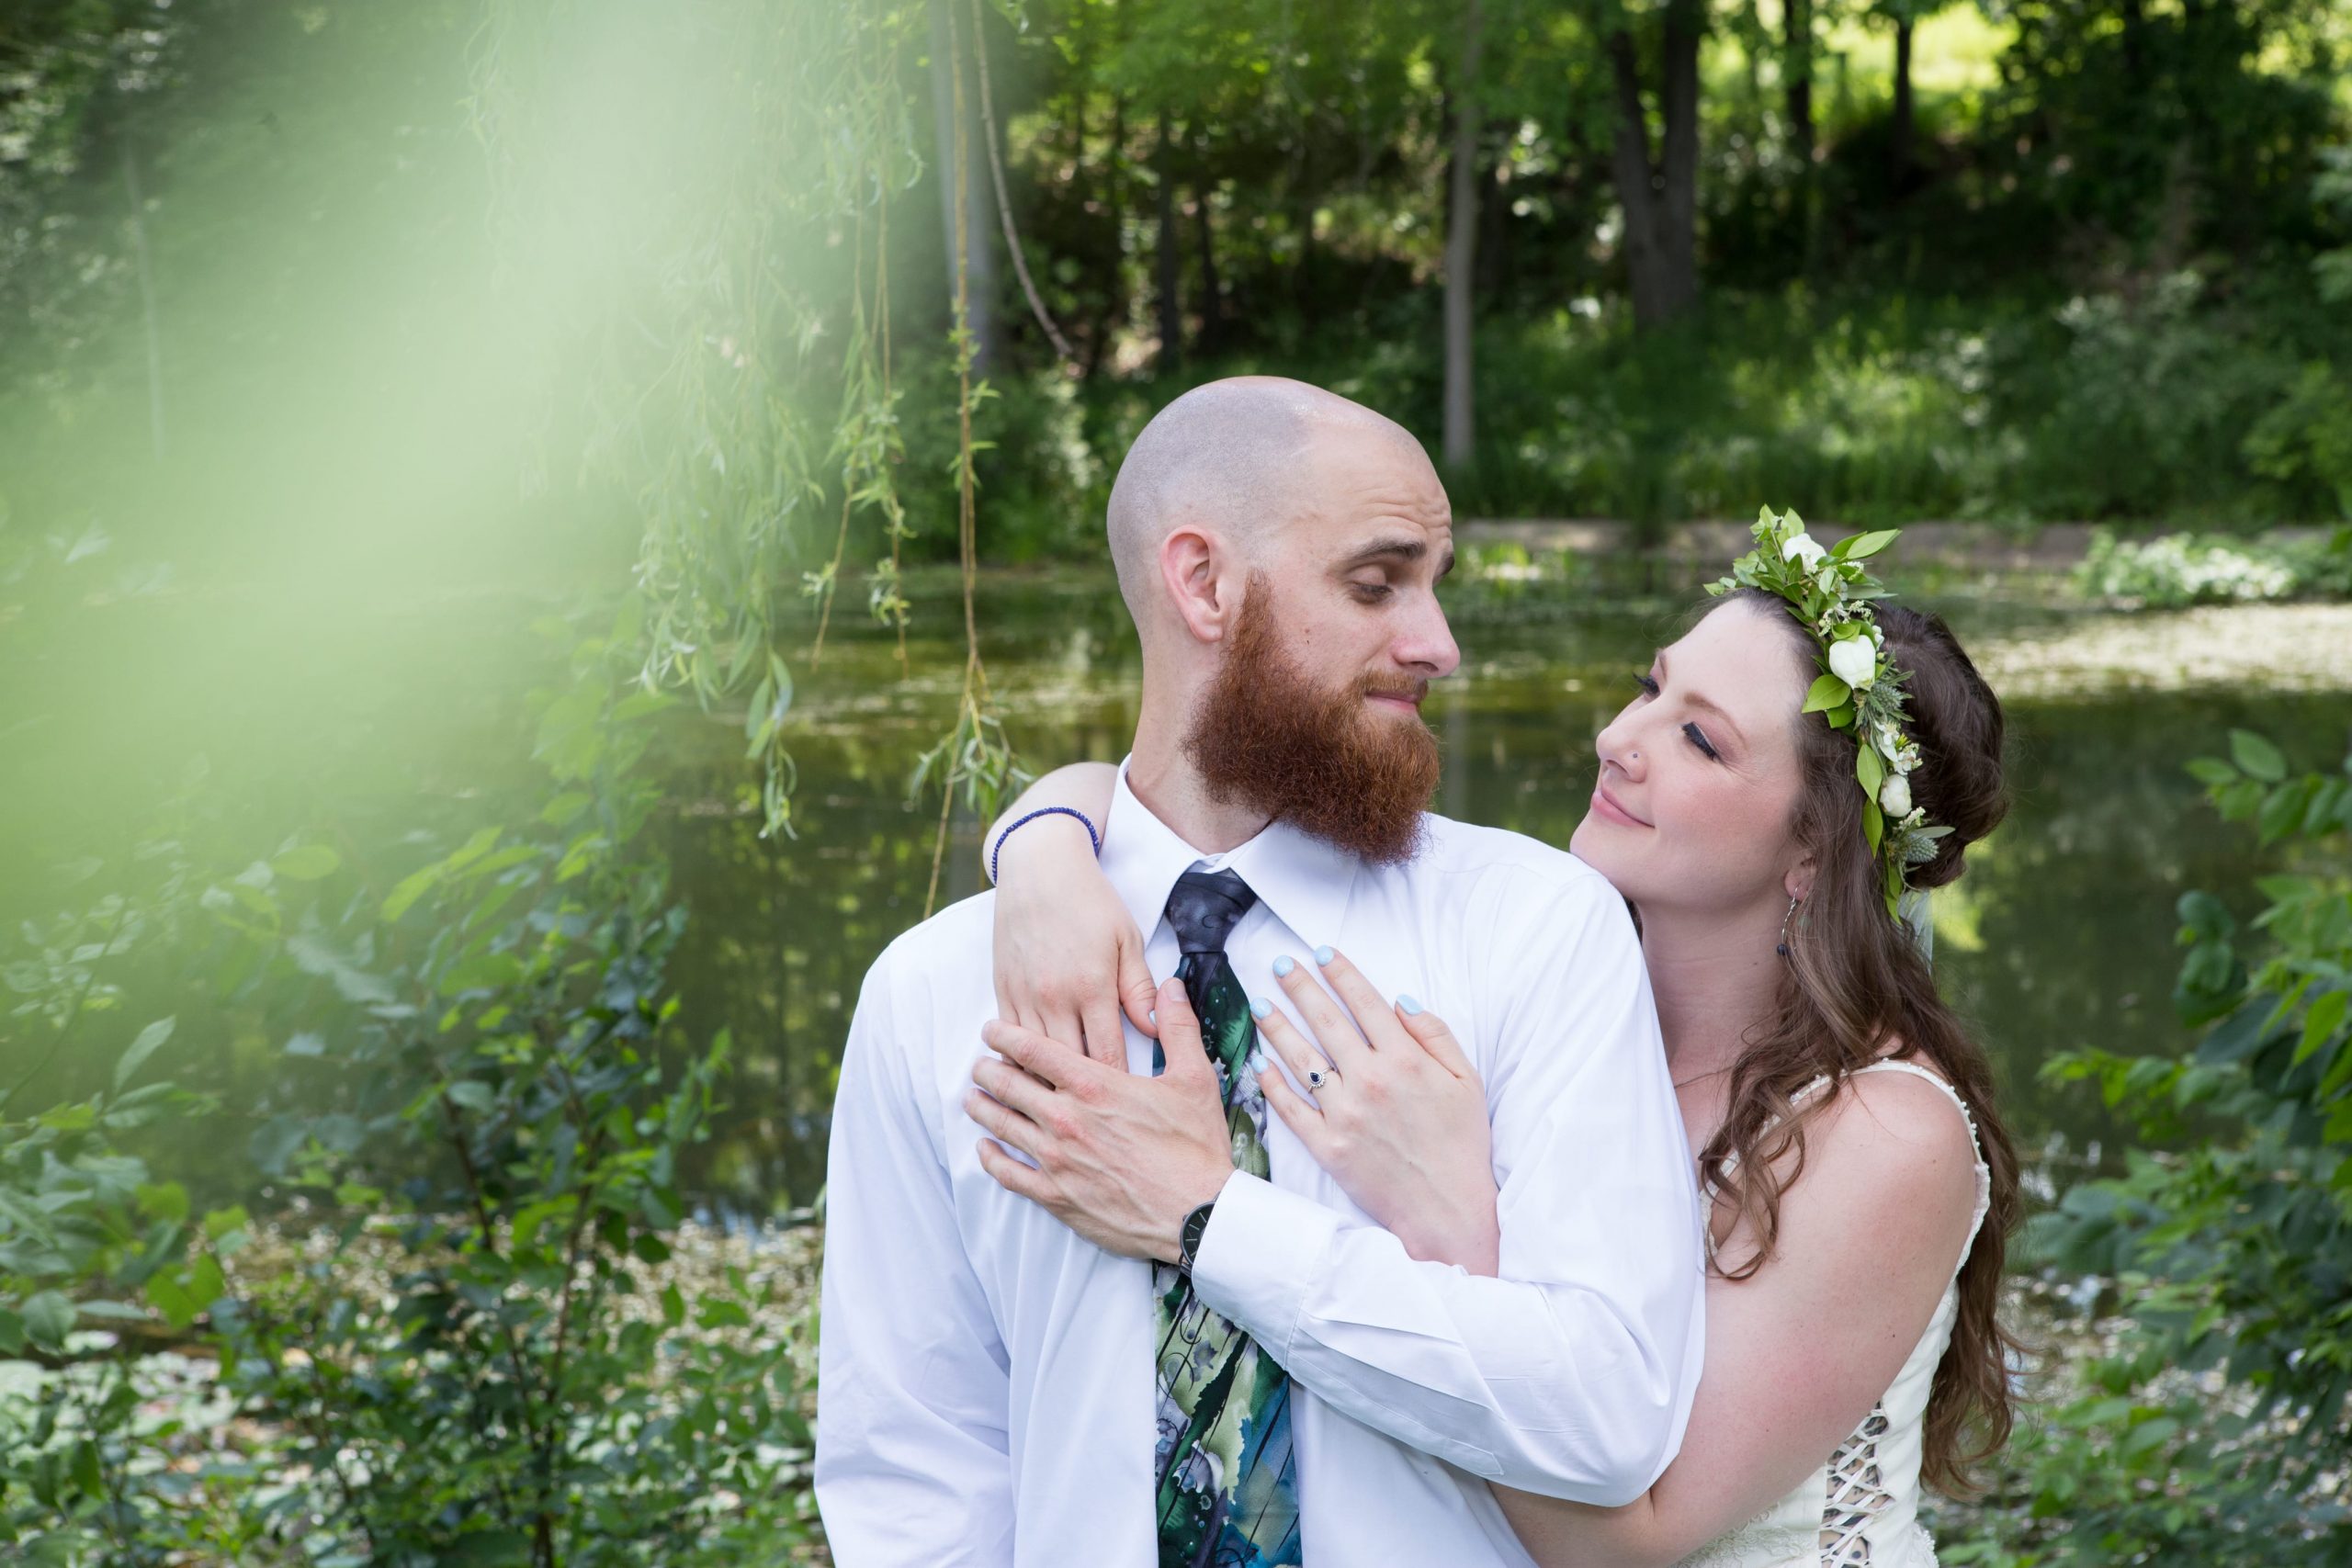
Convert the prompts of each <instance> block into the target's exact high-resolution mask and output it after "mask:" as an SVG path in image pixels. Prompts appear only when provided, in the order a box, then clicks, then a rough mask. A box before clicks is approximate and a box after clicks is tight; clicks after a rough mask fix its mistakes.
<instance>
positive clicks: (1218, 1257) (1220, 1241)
mask: <svg viewBox="0 0 2352 1568" xmlns="http://www.w3.org/2000/svg"><path fill="white" fill-rule="evenodd" d="M1340 1224H1341V1221H1340V1216H1339V1215H1338V1214H1337V1213H1333V1212H1332V1211H1331V1210H1329V1209H1327V1208H1325V1207H1324V1206H1323V1205H1322V1204H1320V1203H1317V1202H1316V1201H1314V1200H1313V1199H1311V1198H1302V1197H1300V1196H1299V1195H1298V1194H1297V1193H1295V1192H1285V1191H1283V1190H1282V1189H1280V1188H1278V1187H1276V1186H1275V1185H1274V1184H1273V1183H1272V1182H1271V1181H1268V1180H1266V1179H1264V1178H1262V1177H1257V1176H1247V1175H1244V1174H1243V1173H1242V1172H1240V1171H1238V1170H1237V1171H1235V1172H1234V1173H1233V1174H1232V1175H1231V1176H1230V1177H1228V1178H1227V1179H1226V1183H1225V1186H1224V1188H1223V1189H1222V1190H1220V1191H1219V1192H1218V1193H1217V1195H1216V1208H1214V1209H1212V1210H1210V1211H1209V1224H1208V1229H1207V1230H1206V1231H1204V1232H1203V1233H1202V1235H1201V1245H1200V1247H1199V1248H1198V1249H1197V1250H1196V1251H1195V1252H1194V1254H1193V1295H1194V1296H1196V1297H1197V1298H1199V1300H1200V1301H1202V1302H1203V1303H1205V1304H1206V1305H1208V1306H1210V1307H1212V1308H1214V1309H1215V1310H1216V1311H1217V1312H1220V1313H1222V1314H1225V1315H1226V1317H1227V1318H1228V1319H1230V1320H1231V1321H1232V1322H1233V1323H1234V1324H1235V1325H1238V1327H1239V1328H1240V1329H1241V1330H1242V1331H1243V1332H1245V1333H1246V1334H1248V1335H1249V1336H1250V1338H1252V1339H1255V1340H1256V1341H1257V1342H1258V1343H1259V1344H1260V1345H1261V1346H1262V1347H1263V1348H1265V1350H1266V1352H1267V1353H1268V1354H1269V1355H1271V1356H1272V1357H1273V1358H1274V1359H1275V1360H1277V1361H1280V1362H1283V1364H1284V1365H1285V1366H1286V1365H1287V1364H1288V1363H1289V1360H1290V1349H1291V1341H1292V1339H1293V1338H1294V1337H1295V1336H1296V1331H1297V1327H1298V1320H1299V1314H1300V1313H1301V1312H1302V1311H1303V1310H1304V1309H1305V1306H1306V1292H1307V1288H1308V1286H1309V1285H1310V1284H1311V1283H1312V1282H1313V1281H1314V1280H1315V1278H1316V1276H1317V1275H1318V1274H1320V1273H1321V1272H1322V1271H1323V1269H1324V1266H1325V1260H1326V1259H1327V1258H1329V1256H1330V1252H1331V1247H1332V1243H1333V1242H1334V1240H1335V1239H1336V1238H1337V1237H1338V1235H1339V1234H1340Z"/></svg>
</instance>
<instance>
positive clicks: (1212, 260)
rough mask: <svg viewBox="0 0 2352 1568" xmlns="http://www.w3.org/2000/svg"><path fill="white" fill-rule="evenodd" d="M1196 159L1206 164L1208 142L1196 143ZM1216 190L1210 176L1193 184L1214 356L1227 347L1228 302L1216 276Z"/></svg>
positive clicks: (1208, 341) (1205, 330)
mask: <svg viewBox="0 0 2352 1568" xmlns="http://www.w3.org/2000/svg"><path fill="white" fill-rule="evenodd" d="M1193 152H1194V153H1195V155H1197V156H1200V157H1202V159H1203V160H1204V162H1205V160H1206V154H1207V152H1208V143H1207V141H1206V140H1205V139H1198V140H1196V141H1194V142H1193ZM1215 190H1216V181H1214V180H1212V179H1210V178H1209V177H1208V175H1206V174H1202V175H1196V176H1194V178H1193V243H1195V244H1197V245H1199V246H1200V248H1201V339H1200V342H1201V352H1202V353H1203V354H1204V355H1214V354H1216V352H1217V351H1218V350H1219V349H1221V348H1223V347H1224V346H1225V298H1224V293H1223V290H1222V289H1221V288H1219V286H1218V283H1217V276H1216V235H1215V233H1214V228H1215V220H1214V219H1213V218H1212V217H1211V215H1210V212H1209V197H1210V195H1211V193H1212V192H1214V191H1215Z"/></svg>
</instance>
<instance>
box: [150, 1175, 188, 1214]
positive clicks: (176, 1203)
mask: <svg viewBox="0 0 2352 1568" xmlns="http://www.w3.org/2000/svg"><path fill="white" fill-rule="evenodd" d="M138 1198H139V1211H140V1213H143V1214H145V1215H146V1216H147V1217H148V1218H149V1219H152V1220H162V1221H164V1222H165V1223H166V1224H179V1223H180V1222H181V1221H182V1220H185V1219H187V1188H185V1187H182V1186H181V1185H180V1184H179V1183H178V1182H176V1181H164V1182H157V1183H154V1184H153V1185H149V1184H146V1183H141V1186H140V1188H139V1190H138Z"/></svg>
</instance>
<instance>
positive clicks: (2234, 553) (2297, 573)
mask: <svg viewBox="0 0 2352 1568" xmlns="http://www.w3.org/2000/svg"><path fill="white" fill-rule="evenodd" d="M2074 586H2075V592H2078V593H2080V594H2082V595H2083V596H2084V597H2085V598H2086V599H2093V600H2098V601H2100V602H2102V603H2106V604H2116V605H2119V606H2121V607H2123V608H2127V609H2135V610H2136V609H2155V610H2177V609H2180V608H2182V607H2183V606H2186V605H2189V604H2249V603H2256V602H2260V601H2266V600H2275V599H2288V598H2295V597H2321V598H2336V597H2341V596H2343V595H2344V594H2346V592H2352V528H2339V529H2337V530H2335V533H2334V534H2333V535H2331V536H2329V537H2327V538H2326V539H2325V540H2324V541H2319V542H2315V543H2303V542H2301V541H2289V542H2285V543H2274V542H2269V541H2262V540H2250V539H2223V538H2213V537H2210V536H2197V535H2191V534H2166V535H2164V536H2160V537H2157V538H2154V539H2144V540H2131V541H2126V540H2119V539H2117V538H2116V536H2115V535H2114V533H2113V531H2111V530H2109V529H2106V528H2099V529H2095V530H2093V532H2092V535H2091V547H2090V553H2089V554H2088V555H2087V556H2086V557H2085V558H2084V559H2083V562H2082V564H2081V565H2080V566H2078V567H2076V568H2075V576H2074Z"/></svg>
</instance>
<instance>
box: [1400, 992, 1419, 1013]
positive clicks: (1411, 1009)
mask: <svg viewBox="0 0 2352 1568" xmlns="http://www.w3.org/2000/svg"><path fill="white" fill-rule="evenodd" d="M1397 1006H1398V1007H1400V1008H1403V1009H1404V1010H1405V1012H1406V1015H1407V1016H1408V1017H1410V1016H1412V1015H1413V1014H1416V1013H1419V1011H1420V1010H1421V1004H1420V1003H1419V1002H1417V1001H1415V1000H1414V999H1413V998H1410V997H1408V996H1402V995H1400V996H1398V997H1397Z"/></svg>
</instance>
